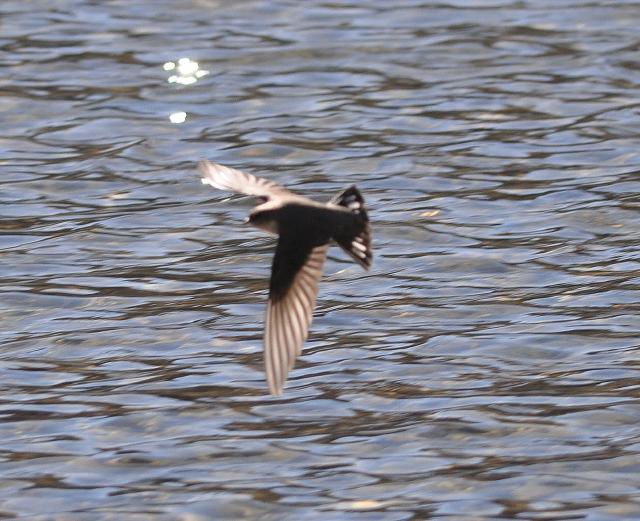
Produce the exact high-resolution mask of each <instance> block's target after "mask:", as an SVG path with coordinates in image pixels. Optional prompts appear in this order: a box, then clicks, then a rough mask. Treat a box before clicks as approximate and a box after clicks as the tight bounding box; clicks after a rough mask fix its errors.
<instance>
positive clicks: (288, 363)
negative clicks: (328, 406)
mask: <svg viewBox="0 0 640 521" xmlns="http://www.w3.org/2000/svg"><path fill="white" fill-rule="evenodd" d="M292 239H293V238H287V237H286V236H281V237H280V241H279V242H278V247H277V249H276V255H275V257H274V260H273V270H272V273H271V285H270V286H271V287H270V290H269V303H268V304H267V317H266V326H265V333H264V358H265V369H266V373H267V381H268V382H269V390H270V391H271V393H272V394H274V395H280V394H282V386H283V385H284V382H285V381H286V379H287V373H288V372H289V371H290V370H291V369H292V368H293V364H294V363H295V360H296V357H297V356H298V355H299V354H300V351H301V349H302V344H303V343H304V341H305V340H306V339H307V334H308V331H309V326H310V325H311V320H312V319H313V310H314V308H315V305H316V296H317V294H318V282H319V281H320V277H321V276H322V271H323V268H324V262H325V259H326V257H327V249H328V248H329V245H328V244H322V245H319V246H306V247H305V246H303V245H301V244H300V241H294V240H292Z"/></svg>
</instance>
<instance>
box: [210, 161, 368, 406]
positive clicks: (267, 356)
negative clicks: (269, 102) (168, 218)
mask: <svg viewBox="0 0 640 521" xmlns="http://www.w3.org/2000/svg"><path fill="white" fill-rule="evenodd" d="M198 170H199V172H200V175H201V181H202V183H203V184H206V185H209V186H211V187H213V188H217V189H218V190H223V191H231V192H237V193H240V194H244V195H249V196H253V197H255V198H257V200H258V205H257V206H255V207H254V208H253V210H251V212H250V214H249V217H248V218H247V219H246V220H245V222H246V223H249V224H251V225H253V226H255V227H257V228H259V229H261V230H265V231H267V232H269V233H270V234H273V235H277V237H278V242H277V245H276V250H275V255H274V257H273V263H272V266H271V278H270V281H269V297H268V301H267V309H266V313H265V327H264V336H263V344H264V367H265V373H266V377H267V383H268V386H269V391H270V393H271V394H272V395H274V396H280V395H282V392H283V387H284V384H285V382H286V380H287V376H288V373H289V371H291V370H292V369H293V366H294V364H295V361H296V358H297V357H298V356H299V355H300V353H301V351H302V346H303V344H304V342H305V341H306V339H307V336H308V334H309V327H310V326H311V322H312V319H313V312H314V309H315V306H316V298H317V294H318V283H319V281H320V278H321V277H322V274H323V270H324V264H325V260H326V257H327V250H328V249H329V246H330V244H331V243H332V242H335V243H337V244H338V245H339V246H340V247H341V248H342V249H343V250H344V251H345V252H346V253H347V254H349V255H350V256H351V257H352V258H353V260H354V261H355V262H356V263H358V264H359V265H360V266H362V267H363V268H364V269H365V270H369V268H370V267H371V263H372V259H373V255H372V250H371V225H370V223H369V217H368V214H367V209H366V208H365V204H364V199H363V197H362V195H361V194H360V191H359V190H358V189H357V188H356V186H355V185H351V186H349V187H348V188H346V189H345V190H343V191H342V192H340V193H339V194H338V195H336V196H335V197H334V198H333V199H331V200H330V201H329V202H327V203H320V202H316V201H314V200H312V199H308V198H307V197H304V196H302V195H298V194H296V193H294V192H292V191H290V190H288V189H287V188H284V187H282V186H280V185H278V184H276V183H274V182H273V181H270V180H268V179H264V178H261V177H256V176H254V175H252V174H248V173H245V172H242V171H240V170H236V169H234V168H230V167H227V166H223V165H220V164H217V163H212V162H210V161H207V160H202V161H200V162H199V163H198Z"/></svg>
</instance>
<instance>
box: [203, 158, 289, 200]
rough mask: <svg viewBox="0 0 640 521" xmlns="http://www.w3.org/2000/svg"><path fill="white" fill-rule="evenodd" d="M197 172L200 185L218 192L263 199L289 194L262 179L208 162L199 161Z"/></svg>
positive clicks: (278, 186) (284, 189) (287, 191)
mask: <svg viewBox="0 0 640 521" xmlns="http://www.w3.org/2000/svg"><path fill="white" fill-rule="evenodd" d="M198 170H199V171H200V175H201V176H202V183H203V184H205V185H209V186H213V187H214V188H217V189H218V190H229V191H231V192H238V193H241V194H245V195H253V196H255V197H262V198H264V199H269V198H270V197H273V196H276V195H284V194H290V193H291V192H289V190H287V189H286V188H284V187H282V186H280V185H277V184H276V183H274V182H272V181H268V180H267V179H263V178H262V177H256V176H253V175H251V174H247V173H245V172H241V171H240V170H236V169H235V168H229V167H228V166H222V165H219V164H217V163H211V162H210V161H200V162H199V163H198Z"/></svg>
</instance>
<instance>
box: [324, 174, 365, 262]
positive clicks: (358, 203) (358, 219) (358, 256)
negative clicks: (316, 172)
mask: <svg viewBox="0 0 640 521" xmlns="http://www.w3.org/2000/svg"><path fill="white" fill-rule="evenodd" d="M331 203H332V204H336V205H338V206H343V207H345V208H347V209H348V210H349V211H350V212H351V214H352V215H353V219H352V220H351V221H350V222H349V224H348V225H345V226H344V227H342V228H341V229H340V231H339V232H337V233H336V234H335V235H334V237H333V238H334V240H335V241H336V242H337V243H338V244H339V245H340V246H341V247H342V249H343V250H344V251H346V252H347V253H348V254H349V255H351V257H353V259H354V260H355V261H356V262H357V263H358V264H360V266H362V267H363V268H364V269H366V270H368V269H369V267H370V266H371V261H372V254H371V226H370V225H369V216H368V215H367V210H366V208H365V206H364V199H363V197H362V195H361V194H360V192H359V190H358V189H357V188H356V187H355V186H350V187H349V188H347V189H346V190H345V191H344V192H341V193H339V194H338V195H336V196H335V197H334V198H333V199H331Z"/></svg>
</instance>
